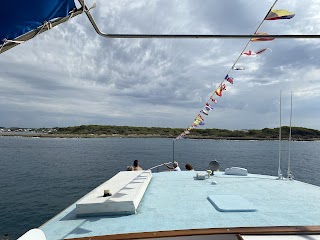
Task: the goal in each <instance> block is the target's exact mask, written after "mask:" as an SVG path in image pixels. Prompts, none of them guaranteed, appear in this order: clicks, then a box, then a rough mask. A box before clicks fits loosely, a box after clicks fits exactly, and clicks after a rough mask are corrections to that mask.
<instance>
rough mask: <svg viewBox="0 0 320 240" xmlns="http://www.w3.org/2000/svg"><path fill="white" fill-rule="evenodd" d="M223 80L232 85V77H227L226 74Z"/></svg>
mask: <svg viewBox="0 0 320 240" xmlns="http://www.w3.org/2000/svg"><path fill="white" fill-rule="evenodd" d="M224 79H225V80H227V81H228V82H229V83H231V84H233V78H232V77H229V75H228V74H227V76H225V78H224Z"/></svg>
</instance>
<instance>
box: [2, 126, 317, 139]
mask: <svg viewBox="0 0 320 240" xmlns="http://www.w3.org/2000/svg"><path fill="white" fill-rule="evenodd" d="M0 130H2V131H0V135H1V136H12V135H19V136H24V137H52V138H54V137H56V138H62V137H63V138H68V137H70V138H75V137H76V138H103V137H128V138H129V137H132V138H175V137H177V136H178V135H179V134H181V133H182V132H183V131H184V130H185V129H183V128H162V127H130V126H109V125H82V126H71V127H55V128H38V129H32V128H28V129H26V128H12V129H10V128H9V129H5V128H2V129H0ZM289 131H290V128H289V127H288V126H283V127H282V131H281V132H282V139H284V140H286V139H288V138H289ZM186 138H191V139H229V140H277V139H279V128H263V129H261V130H256V129H247V130H228V129H217V128H207V129H193V130H191V131H190V134H189V135H188V136H187V137H186ZM292 140H294V141H315V140H320V131H319V130H316V129H310V128H304V127H292Z"/></svg>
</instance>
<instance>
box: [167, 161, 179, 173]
mask: <svg viewBox="0 0 320 240" xmlns="http://www.w3.org/2000/svg"><path fill="white" fill-rule="evenodd" d="M164 165H165V166H166V167H167V168H169V169H170V170H173V171H181V169H180V167H179V163H178V162H176V161H174V162H173V163H172V167H171V166H169V165H167V164H166V163H164Z"/></svg>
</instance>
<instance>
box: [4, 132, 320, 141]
mask: <svg viewBox="0 0 320 240" xmlns="http://www.w3.org/2000/svg"><path fill="white" fill-rule="evenodd" d="M0 137H29V138H172V139H173V138H175V137H176V136H165V135H156V134H147V135H142V134H130V135H123V134H110V135H107V134H48V133H25V134H19V133H0ZM187 139H215V140H238V141H239V140H247V141H278V140H279V139H278V138H256V137H213V136H212V137H211V136H193V135H189V136H188V138H187ZM282 140H288V139H287V138H282ZM292 141H320V139H319V138H306V139H294V138H293V139H292Z"/></svg>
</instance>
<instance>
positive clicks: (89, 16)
mask: <svg viewBox="0 0 320 240" xmlns="http://www.w3.org/2000/svg"><path fill="white" fill-rule="evenodd" d="M78 1H79V3H80V4H81V6H82V8H83V9H85V13H86V14H87V17H88V19H89V21H90V22H91V24H92V26H93V28H94V29H95V31H96V32H97V33H98V34H99V35H100V36H102V37H106V38H169V39H171V38H180V39H188V38H201V39H203V38H204V39H206V38H227V39H229V38H230V39H233V38H240V39H242V38H256V37H259V38H285V39H286V38H320V34H289V35H285V34H279V35H278V34H277V35H258V36H257V35H254V34H204V35H201V34H111V33H104V32H101V30H100V29H99V27H98V25H97V24H96V21H95V20H94V18H93V16H92V15H91V13H90V11H89V9H88V7H87V5H86V4H85V2H84V0H78Z"/></svg>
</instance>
